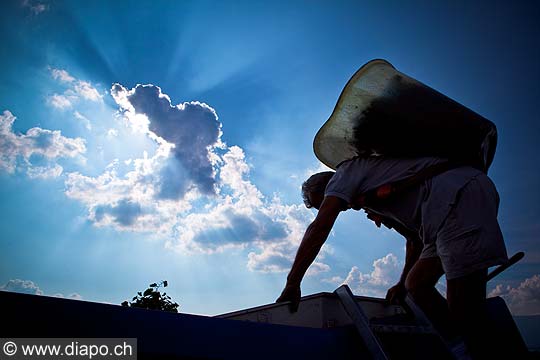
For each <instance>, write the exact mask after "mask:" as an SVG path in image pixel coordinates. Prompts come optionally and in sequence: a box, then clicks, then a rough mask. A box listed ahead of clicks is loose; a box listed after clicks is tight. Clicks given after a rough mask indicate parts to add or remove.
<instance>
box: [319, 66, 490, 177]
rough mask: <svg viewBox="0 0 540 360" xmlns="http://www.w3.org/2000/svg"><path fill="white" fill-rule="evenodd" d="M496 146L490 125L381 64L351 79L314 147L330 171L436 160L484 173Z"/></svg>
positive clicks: (460, 106) (365, 68) (446, 98)
mask: <svg viewBox="0 0 540 360" xmlns="http://www.w3.org/2000/svg"><path fill="white" fill-rule="evenodd" d="M496 145H497V129H496V127H495V125H494V124H493V123H492V122H491V121H489V120H487V119H486V118H484V117H482V116H480V115H478V114H477V113H475V112H473V111H472V110H470V109H468V108H466V107H465V106H463V105H461V104H459V103H457V102H455V101H454V100H452V99H450V98H448V97H447V96H445V95H443V94H441V93H439V92H438V91H436V90H434V89H432V88H430V87H428V86H426V85H424V84H422V83H421V82H419V81H417V80H415V79H413V78H411V77H409V76H407V75H405V74H403V73H401V72H399V71H397V70H396V69H395V68H394V67H393V66H392V64H390V63H389V62H387V61H385V60H372V61H370V62H368V63H367V64H365V65H364V66H362V67H361V68H360V69H359V70H358V71H357V72H356V73H355V74H354V75H353V77H352V78H351V79H350V80H349V82H348V83H347V85H345V88H344V89H343V91H342V93H341V95H340V97H339V99H338V102H337V104H336V107H335V109H334V111H333V112H332V115H331V116H330V118H329V119H328V120H327V121H326V123H325V124H324V125H323V126H322V128H321V129H320V130H319V131H318V133H317V135H316V136H315V140H314V142H313V148H314V151H315V155H316V156H317V158H318V159H319V160H320V161H322V162H323V163H324V164H325V165H327V166H328V167H330V168H332V169H335V168H336V167H337V166H338V165H339V163H341V162H343V161H345V160H348V159H351V158H353V157H355V156H372V155H384V156H391V157H421V156H438V157H443V158H449V159H452V160H455V161H456V162H459V163H463V164H467V165H471V166H474V167H476V168H478V169H480V170H482V171H484V172H487V170H488V168H489V166H490V165H491V162H492V161H493V157H494V155H495V148H496Z"/></svg>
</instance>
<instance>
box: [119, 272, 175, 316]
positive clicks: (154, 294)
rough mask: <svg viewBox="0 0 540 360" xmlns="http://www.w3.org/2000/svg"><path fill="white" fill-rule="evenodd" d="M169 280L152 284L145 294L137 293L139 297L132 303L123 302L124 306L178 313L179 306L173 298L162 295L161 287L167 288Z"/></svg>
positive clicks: (135, 297) (134, 298) (132, 300)
mask: <svg viewBox="0 0 540 360" xmlns="http://www.w3.org/2000/svg"><path fill="white" fill-rule="evenodd" d="M167 285H168V282H167V280H163V281H161V282H160V283H159V284H158V283H152V284H150V285H148V289H146V290H145V291H144V292H141V291H139V292H137V295H136V296H134V297H133V299H131V302H128V301H127V300H126V301H124V302H122V306H127V307H136V308H143V309H152V310H162V311H168V312H172V313H177V312H178V306H179V305H178V304H177V303H175V302H173V301H172V300H171V297H170V296H168V295H167V293H165V292H164V293H163V294H161V293H160V291H159V288H160V287H162V286H163V287H164V288H165V287H167Z"/></svg>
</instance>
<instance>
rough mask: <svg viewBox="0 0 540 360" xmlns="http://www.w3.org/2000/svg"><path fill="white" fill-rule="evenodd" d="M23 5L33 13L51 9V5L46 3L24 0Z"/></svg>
mask: <svg viewBox="0 0 540 360" xmlns="http://www.w3.org/2000/svg"><path fill="white" fill-rule="evenodd" d="M22 5H23V6H24V7H26V8H28V9H29V10H30V12H31V13H32V14H33V15H39V14H41V13H42V12H44V11H47V10H48V9H49V5H48V4H45V3H40V2H35V1H30V0H24V1H23V2H22Z"/></svg>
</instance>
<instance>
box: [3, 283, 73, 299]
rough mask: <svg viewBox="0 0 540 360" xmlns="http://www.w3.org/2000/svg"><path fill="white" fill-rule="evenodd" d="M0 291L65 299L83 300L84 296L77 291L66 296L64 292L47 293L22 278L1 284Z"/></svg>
mask: <svg viewBox="0 0 540 360" xmlns="http://www.w3.org/2000/svg"><path fill="white" fill-rule="evenodd" d="M0 291H10V292H16V293H23V294H31V295H47V296H55V297H60V298H65V299H72V300H82V296H81V295H80V294H77V293H71V294H69V295H68V296H64V295H63V294H60V293H57V294H50V295H49V294H45V293H44V291H43V290H41V289H40V288H39V286H38V285H37V284H36V283H34V282H33V281H30V280H21V279H11V280H9V281H8V282H7V283H5V284H4V285H2V286H0Z"/></svg>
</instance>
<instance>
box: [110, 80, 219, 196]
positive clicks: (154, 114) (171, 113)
mask: <svg viewBox="0 0 540 360" xmlns="http://www.w3.org/2000/svg"><path fill="white" fill-rule="evenodd" d="M111 94H112V96H113V98H114V99H115V100H116V102H117V103H118V104H119V105H120V106H121V107H122V108H123V110H124V111H126V112H127V116H130V115H132V116H136V115H137V114H138V115H144V116H146V117H147V118H148V129H149V131H151V132H152V133H154V134H155V135H157V136H159V137H160V138H162V139H164V140H165V141H167V142H168V143H170V144H172V145H174V147H173V148H172V154H173V159H174V161H170V162H169V164H168V166H166V167H164V168H163V169H162V172H161V176H162V178H163V182H162V185H163V186H162V187H161V189H160V192H159V194H158V195H159V196H160V197H161V198H168V199H177V198H181V197H183V196H184V195H185V194H186V192H187V191H188V190H189V188H190V186H195V187H196V188H197V189H198V190H199V191H200V192H201V193H203V194H213V193H215V184H216V180H215V171H214V166H213V165H214V164H213V160H212V159H213V158H215V155H214V154H213V150H214V149H215V148H216V147H217V146H218V145H219V144H220V137H221V123H220V122H219V121H218V117H217V114H216V112H215V111H214V109H212V108H211V107H210V106H208V105H206V104H204V103H200V102H197V101H192V102H184V103H181V104H178V105H172V104H171V100H170V98H169V97H168V96H167V95H166V94H163V93H162V92H161V89H160V88H159V87H158V86H155V85H137V86H136V87H135V88H133V89H131V90H127V89H126V88H124V87H123V86H122V85H120V84H115V85H113V87H112V89H111Z"/></svg>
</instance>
